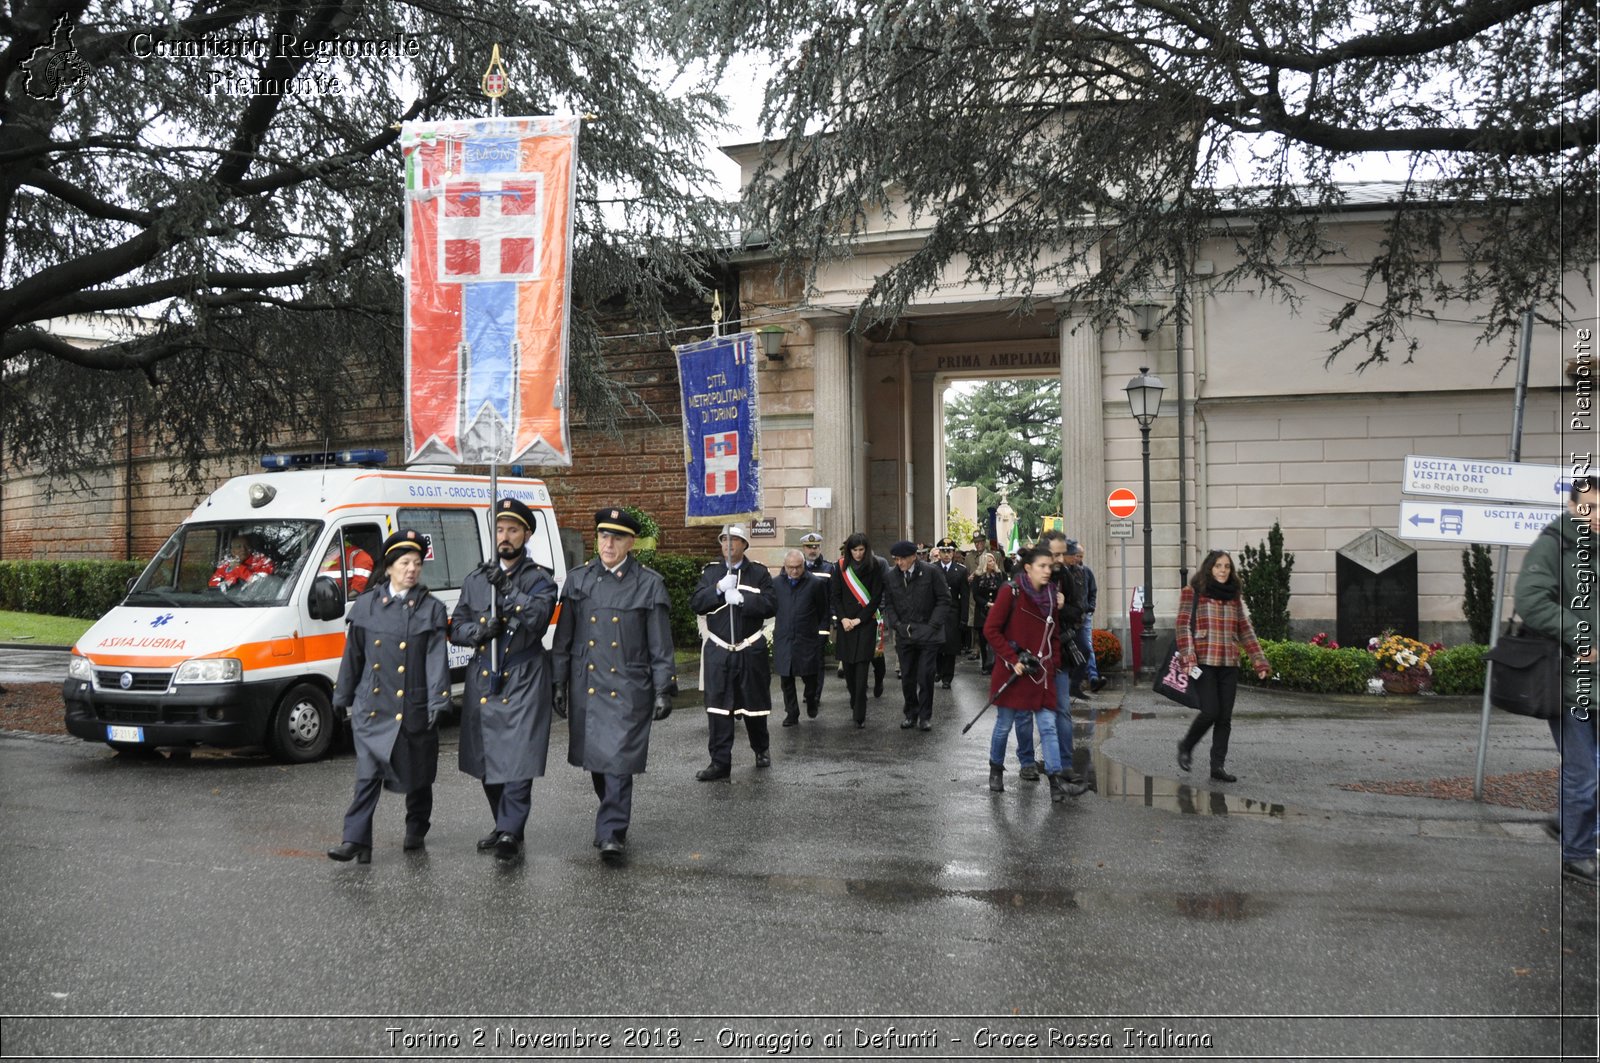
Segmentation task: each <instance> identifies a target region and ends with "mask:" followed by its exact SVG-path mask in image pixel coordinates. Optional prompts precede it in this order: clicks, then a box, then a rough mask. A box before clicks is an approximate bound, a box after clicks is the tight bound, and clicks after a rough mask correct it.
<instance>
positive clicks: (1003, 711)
mask: <svg viewBox="0 0 1600 1063" xmlns="http://www.w3.org/2000/svg"><path fill="white" fill-rule="evenodd" d="M1050 574H1051V562H1050V551H1049V550H1048V549H1047V548H1045V547H1042V546H1032V547H1029V548H1028V549H1027V550H1024V551H1023V552H1022V568H1021V570H1020V571H1019V572H1018V573H1017V578H1016V579H1015V580H1013V581H1011V582H1009V583H1007V584H1005V585H1004V586H1002V587H1001V588H1000V591H999V593H998V594H996V595H995V599H994V604H993V605H992V606H990V607H989V615H988V616H987V617H985V618H984V621H983V637H984V641H986V642H988V644H989V645H990V647H991V648H992V649H993V650H994V655H995V665H994V672H993V674H992V675H991V676H990V678H989V698H990V700H992V701H993V702H994V705H995V721H994V733H993V734H992V735H991V736H990V738H989V789H990V790H993V791H994V792H995V793H999V792H1001V791H1003V790H1004V789H1005V782H1004V780H1003V779H1002V776H1003V775H1004V774H1005V770H1006V769H1005V763H1006V741H1007V739H1008V737H1009V736H1010V734H1011V731H1012V730H1013V729H1015V730H1017V731H1018V733H1021V732H1022V729H1023V728H1025V727H1026V728H1028V729H1029V732H1030V736H1031V730H1032V728H1033V725H1034V723H1035V722H1037V723H1038V725H1039V742H1040V746H1041V747H1042V748H1043V751H1044V767H1045V771H1046V772H1047V773H1048V774H1049V778H1050V800H1052V801H1065V800H1066V799H1067V788H1066V783H1065V780H1063V779H1062V777H1061V747H1060V744H1059V743H1058V742H1057V741H1056V713H1055V708H1056V666H1057V664H1058V663H1059V660H1060V647H1061V640H1060V638H1059V637H1058V635H1057V631H1056V629H1057V626H1058V625H1059V623H1060V620H1059V619H1058V617H1057V615H1056V611H1057V606H1058V603H1057V601H1056V589H1055V587H1054V586H1053V585H1052V584H1051V582H1050ZM1024 650H1026V651H1027V652H1028V653H1030V654H1032V655H1033V656H1034V657H1036V658H1037V659H1038V662H1039V666H1038V672H1037V674H1030V673H1029V671H1028V669H1027V668H1026V667H1024V665H1023V663H1022V660H1021V652H1022V651H1024ZM1008 680H1014V681H1013V682H1012V683H1011V685H1010V687H1009V688H1007V689H1006V690H1005V692H1004V693H1002V692H1001V690H1000V688H1001V687H1002V686H1005V684H1006V682H1007V681H1008Z"/></svg>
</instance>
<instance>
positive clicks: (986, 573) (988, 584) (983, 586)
mask: <svg viewBox="0 0 1600 1063" xmlns="http://www.w3.org/2000/svg"><path fill="white" fill-rule="evenodd" d="M1005 582H1006V574H1005V573H1004V572H1002V571H1001V570H1000V562H999V561H997V560H995V556H994V555H993V554H990V553H985V554H983V555H982V556H981V557H979V558H978V562H977V568H976V569H975V570H974V572H973V574H972V618H973V622H974V623H973V626H975V627H977V628H978V629H979V630H980V631H981V630H982V629H983V622H984V621H985V620H986V619H988V617H989V607H990V606H991V605H993V604H994V598H995V595H997V594H999V593H1000V588H1001V586H1002V585H1003V584H1004V583H1005ZM979 652H980V654H981V655H982V659H983V671H984V674H986V675H987V674H988V673H989V672H990V671H991V670H993V668H994V649H993V648H992V647H991V646H990V645H989V641H988V640H987V639H980V640H979Z"/></svg>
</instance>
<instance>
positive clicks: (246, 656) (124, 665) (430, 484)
mask: <svg viewBox="0 0 1600 1063" xmlns="http://www.w3.org/2000/svg"><path fill="white" fill-rule="evenodd" d="M384 460H385V457H384V454H383V452H382V451H345V452H342V453H340V454H312V455H268V456H267V457H265V458H263V459H262V464H263V465H265V466H267V468H269V469H273V470H279V471H269V472H263V473H257V474H253V475H248V476H238V477H235V478H234V479H231V480H229V481H228V482H226V483H224V484H223V485H222V486H221V487H219V488H217V490H216V491H215V492H214V493H213V494H212V495H211V496H210V497H209V498H207V499H206V500H205V501H204V502H202V503H200V505H199V507H198V508H197V509H196V510H195V511H194V513H193V514H191V515H190V516H189V518H188V519H187V520H185V521H184V522H183V523H182V524H181V525H179V526H178V530H177V531H175V532H173V533H172V537H171V538H170V539H168V540H167V542H166V544H165V545H164V546H162V547H161V549H160V550H159V551H157V552H156V556H155V558H154V559H153V560H152V561H151V562H150V565H149V567H148V568H146V569H145V570H144V573H143V574H142V575H140V576H139V578H138V579H137V580H134V581H133V583H132V584H130V586H129V590H128V596H127V597H126V598H125V599H124V600H123V602H122V604H121V605H118V606H117V607H116V608H115V609H112V610H111V611H110V612H109V613H107V614H106V615H105V616H103V617H101V618H100V620H99V621H97V622H96V623H95V625H94V626H93V627H91V628H90V629H89V630H88V632H87V633H85V634H84V636H83V638H81V639H79V640H78V644H77V645H76V646H74V647H73V649H72V658H71V664H70V667H69V668H68V672H67V679H66V682H65V684H64V686H63V689H62V693H63V696H64V697H65V699H66V724H67V730H68V731H70V732H71V733H72V734H75V735H77V736H78V737H79V738H84V739H87V740H89V741H93V742H105V743H107V744H109V745H110V746H112V747H113V748H115V749H119V750H125V751H130V752H138V751H152V750H154V749H155V748H156V747H158V746H191V745H197V744H205V745H210V746H220V747H239V746H265V747H266V748H267V749H268V750H269V751H270V752H271V753H272V754H273V755H274V756H276V757H277V758H279V759H281V760H285V761H291V762H299V761H308V760H314V759H316V758H318V757H321V756H322V755H323V754H325V753H326V752H327V751H328V749H329V747H330V746H331V745H332V743H333V740H334V738H335V736H336V733H337V732H338V730H339V728H340V725H341V724H342V723H343V720H342V719H340V718H337V717H336V716H335V713H334V710H333V709H332V707H331V702H332V692H333V684H334V680H335V679H336V678H337V677H338V672H339V661H340V657H341V655H342V654H343V653H344V639H345V620H344V617H345V614H346V612H347V611H348V608H349V603H350V602H351V601H353V600H354V599H355V597H356V595H357V594H359V593H360V592H361V591H362V590H363V589H365V587H366V584H367V580H368V578H369V577H370V578H371V579H373V580H376V579H377V578H378V577H377V573H376V571H374V561H375V560H377V559H380V555H381V545H382V543H383V540H384V539H385V538H387V537H388V536H389V535H390V534H391V533H393V532H394V531H395V530H396V529H398V528H415V529H416V530H417V531H419V532H421V533H423V535H425V536H427V538H428V544H429V549H428V552H427V556H426V558H425V560H424V563H423V568H422V582H423V583H425V584H426V585H427V586H428V588H429V589H430V590H431V591H432V592H433V593H434V594H435V595H437V596H438V598H439V599H440V600H441V601H443V602H444V604H445V607H446V609H447V610H453V609H454V608H455V603H456V600H457V598H459V597H460V589H461V581H462V580H463V579H464V578H465V577H466V575H467V573H468V572H471V571H472V569H473V568H474V567H476V566H477V565H479V564H480V563H482V562H483V561H484V559H485V558H487V557H489V556H490V552H491V548H492V547H493V544H494V536H493V527H492V525H491V522H490V519H489V514H490V511H491V505H490V503H491V499H490V497H489V479H488V477H486V476H462V475H457V474H452V473H450V472H449V471H448V469H447V468H446V470H443V471H433V470H434V468H436V467H428V468H418V467H412V468H409V469H403V470H400V469H383V468H379V467H377V466H378V465H381V464H382V462H383V461H384ZM499 493H500V495H501V496H502V497H509V498H516V499H519V500H521V501H522V502H524V503H526V504H527V506H528V508H529V509H531V510H533V512H534V514H535V516H536V518H537V520H536V523H537V525H538V527H537V528H535V529H534V532H533V535H532V536H531V537H530V539H529V544H528V552H529V554H530V555H531V556H532V557H533V559H534V560H535V561H537V562H538V563H539V564H541V565H543V566H544V567H545V568H547V569H549V570H550V571H551V572H553V573H554V574H555V579H556V581H557V583H558V585H559V584H560V583H561V582H563V581H564V580H565V579H566V572H567V565H568V558H569V556H571V557H572V558H573V559H574V560H576V559H577V558H578V557H579V556H580V554H581V550H582V541H581V538H580V537H578V536H577V535H575V534H572V533H568V534H567V535H566V536H565V537H564V536H563V534H562V532H561V530H560V528H559V527H558V526H557V523H556V515H555V509H554V507H553V506H552V505H551V502H550V492H549V491H548V490H547V489H546V488H545V485H544V483H543V482H542V481H540V480H531V479H523V478H517V477H501V478H500V480H499ZM564 538H565V540H566V541H565V543H564V542H563V539H564ZM569 551H571V553H570V555H569ZM551 623H552V625H553V624H554V620H553V619H552V621H551ZM552 633H553V632H547V634H546V644H547V645H548V643H549V638H550V635H551V634H552ZM468 656H469V651H468V650H466V649H464V648H462V647H456V646H452V647H451V658H450V664H451V676H452V679H453V680H454V681H455V682H456V683H459V682H460V679H461V675H462V670H463V669H464V667H465V665H466V663H467V658H468ZM457 692H458V693H459V688H458V691H457Z"/></svg>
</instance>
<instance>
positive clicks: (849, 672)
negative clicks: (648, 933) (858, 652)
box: [843, 657, 883, 723]
mask: <svg viewBox="0 0 1600 1063" xmlns="http://www.w3.org/2000/svg"><path fill="white" fill-rule="evenodd" d="M873 660H875V661H877V663H878V677H879V681H880V682H881V681H882V678H883V658H882V657H875V658H873ZM868 667H869V666H868V663H867V662H866V661H855V662H852V663H849V664H845V665H843V668H844V685H845V687H846V688H848V689H849V691H850V718H851V719H852V720H854V721H855V722H856V723H860V722H861V721H862V720H865V719H866V718H867V668H868Z"/></svg>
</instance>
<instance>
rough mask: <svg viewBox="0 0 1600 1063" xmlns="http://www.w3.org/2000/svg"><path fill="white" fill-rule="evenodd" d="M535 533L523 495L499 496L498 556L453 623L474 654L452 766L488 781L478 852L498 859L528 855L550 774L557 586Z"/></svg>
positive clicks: (479, 573)
mask: <svg viewBox="0 0 1600 1063" xmlns="http://www.w3.org/2000/svg"><path fill="white" fill-rule="evenodd" d="M536 527H538V518H537V517H536V516H535V515H534V513H533V511H532V510H530V509H529V508H528V507H527V506H526V505H525V504H524V503H523V502H521V501H520V500H519V499H515V498H502V499H501V500H500V501H499V502H498V503H497V504H496V505H495V518H494V544H495V560H493V561H488V562H485V563H484V564H482V565H479V566H478V567H477V568H476V569H473V570H472V571H471V572H469V573H467V578H466V579H465V580H463V581H462V584H461V597H460V599H459V600H458V601H457V602H456V609H455V613H454V614H452V616H451V618H450V641H451V642H454V643H455V644H456V645H457V646H469V647H471V648H472V659H471V660H470V661H468V662H467V677H466V691H465V693H464V694H463V695H462V699H461V744H460V747H459V749H458V751H457V755H456V763H457V765H458V766H459V767H460V769H461V770H462V771H464V772H466V773H467V774H468V775H471V776H474V777H475V778H477V779H478V780H479V781H480V782H481V783H482V784H483V795H484V797H485V798H487V799H488V802H489V814H490V815H491V816H493V817H494V826H493V828H492V829H491V830H490V831H489V833H488V834H486V835H484V836H483V837H482V838H480V839H479V840H478V850H479V851H480V852H482V851H486V850H491V849H492V850H493V851H494V855H495V859H497V860H502V861H509V860H515V859H516V858H517V857H518V856H519V855H521V853H522V844H523V834H524V830H525V828H526V826H527V823H528V813H529V811H530V809H531V808H532V806H533V780H535V779H541V778H543V777H544V768H545V758H546V755H547V753H548V752H549V749H550V707H551V705H550V667H549V654H548V653H547V652H546V651H545V648H544V635H545V631H546V630H547V629H548V628H549V626H550V615H551V613H553V612H554V611H555V607H556V584H555V580H553V579H551V577H550V574H549V573H548V572H546V571H545V569H544V568H542V567H541V566H539V565H538V564H537V563H535V562H534V560H533V559H532V558H531V557H529V556H528V551H527V544H528V538H529V536H531V535H532V534H533V532H534V529H535V528H536ZM496 667H498V670H499V671H498V674H496V672H495V669H496Z"/></svg>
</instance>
